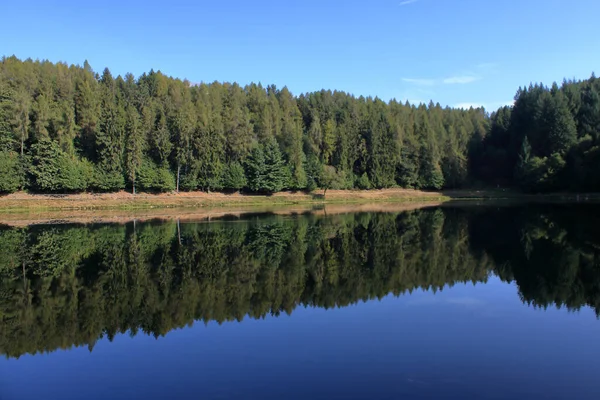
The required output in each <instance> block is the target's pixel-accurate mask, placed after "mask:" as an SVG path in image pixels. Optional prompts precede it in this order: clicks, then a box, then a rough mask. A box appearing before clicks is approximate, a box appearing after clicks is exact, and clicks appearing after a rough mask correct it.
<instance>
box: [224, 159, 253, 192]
mask: <svg viewBox="0 0 600 400" xmlns="http://www.w3.org/2000/svg"><path fill="white" fill-rule="evenodd" d="M246 185H247V181H246V174H245V172H244V167H242V165H241V164H240V163H239V162H232V163H229V164H227V166H226V167H225V171H224V173H223V187H224V188H229V189H235V190H241V189H243V188H245V187H246Z"/></svg>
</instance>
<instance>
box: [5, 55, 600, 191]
mask: <svg viewBox="0 0 600 400" xmlns="http://www.w3.org/2000/svg"><path fill="white" fill-rule="evenodd" d="M599 135H600V82H599V81H598V80H597V79H596V78H595V76H593V75H592V77H591V78H590V79H588V80H585V81H564V82H563V83H562V85H561V86H558V85H556V84H554V85H552V86H551V87H545V86H543V85H540V84H536V85H530V86H529V87H525V88H521V89H519V90H518V91H517V94H516V96H515V103H514V106H513V107H503V108H501V109H499V110H497V111H495V112H493V113H492V114H489V113H488V112H487V111H486V110H484V109H483V108H477V109H474V108H471V109H469V110H463V109H452V108H449V107H445V108H443V107H442V106H440V104H439V103H437V104H436V103H433V102H430V103H429V104H428V105H425V104H420V105H411V104H409V103H405V104H402V103H400V102H398V101H396V100H391V101H389V102H384V101H382V100H381V99H378V98H372V97H362V96H361V97H355V96H353V95H351V94H348V93H344V92H339V91H330V90H321V91H318V92H313V93H306V94H301V95H299V96H294V95H292V93H290V91H289V90H288V89H287V88H286V87H284V88H281V89H279V88H277V87H275V86H273V85H269V86H266V87H264V86H262V85H261V84H250V85H247V86H244V87H242V86H240V85H239V84H237V83H219V82H214V83H210V84H207V83H200V84H192V83H190V82H189V81H187V80H180V79H175V78H171V77H168V76H166V75H164V74H163V73H161V72H155V71H152V70H151V71H150V72H148V73H144V74H142V75H141V76H140V77H138V78H136V77H134V76H133V75H132V74H126V75H125V76H117V77H114V76H113V75H112V74H111V72H110V71H109V70H108V69H104V71H103V72H102V73H101V74H100V73H96V72H94V70H93V69H92V68H91V66H90V65H89V64H88V63H87V62H85V63H84V65H83V66H78V65H67V64H65V63H52V62H49V61H33V60H30V59H28V60H25V61H21V60H19V59H18V58H16V57H14V56H13V57H4V58H2V60H1V62H0V192H3V193H10V192H14V191H17V190H20V189H26V190H30V191H34V192H82V191H105V192H106V191H119V190H131V191H133V192H134V193H135V192H136V191H141V190H143V191H157V192H161V191H163V192H165V191H173V190H204V191H212V190H245V191H251V192H262V193H272V192H277V191H281V190H313V189H315V188H323V189H327V188H337V189H351V188H358V189H370V188H388V187H404V188H417V189H442V188H461V187H471V186H474V185H478V186H493V187H496V186H497V185H501V186H506V187H511V186H515V187H520V188H521V189H523V190H526V191H536V192H543V191H557V190H586V191H594V190H598V189H599V187H598V186H600V169H599V168H600V167H599V166H600V163H599V162H598V161H600V159H599V157H600V150H599V147H598V146H599V143H598V136H599Z"/></svg>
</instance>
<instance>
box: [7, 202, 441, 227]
mask: <svg viewBox="0 0 600 400" xmlns="http://www.w3.org/2000/svg"><path fill="white" fill-rule="evenodd" d="M441 204H442V203H441V202H439V201H437V202H436V201H431V202H404V203H370V204H326V205H325V204H323V205H304V206H303V205H298V206H280V207H265V206H258V207H248V206H247V207H210V208H200V209H198V208H195V209H194V208H180V209H177V208H176V209H165V208H158V209H148V210H78V211H48V212H36V213H25V214H20V213H18V214H4V215H2V216H1V217H0V224H2V225H7V226H12V227H24V226H28V225H45V224H91V223H117V224H125V223H127V222H131V221H134V220H135V221H150V220H179V221H181V222H204V221H211V220H215V219H224V218H240V219H241V218H243V217H244V216H249V215H252V214H257V213H260V214H263V213H267V214H274V215H295V214H306V213H310V214H314V215H334V214H345V213H354V212H402V211H411V210H418V209H421V208H426V207H435V206H439V205H441Z"/></svg>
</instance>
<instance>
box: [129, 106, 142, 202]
mask: <svg viewBox="0 0 600 400" xmlns="http://www.w3.org/2000/svg"><path fill="white" fill-rule="evenodd" d="M126 129H127V154H126V166H127V176H128V178H129V182H130V183H131V189H132V192H133V194H136V177H137V174H138V172H139V170H140V168H141V166H142V160H143V157H144V136H143V133H142V128H141V126H140V116H139V114H138V112H137V110H136V109H135V107H133V106H132V105H130V106H129V107H128V108H127V125H126Z"/></svg>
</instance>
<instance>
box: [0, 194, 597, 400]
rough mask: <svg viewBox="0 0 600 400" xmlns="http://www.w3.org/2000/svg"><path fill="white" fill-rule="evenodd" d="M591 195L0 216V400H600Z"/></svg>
mask: <svg viewBox="0 0 600 400" xmlns="http://www.w3.org/2000/svg"><path fill="white" fill-rule="evenodd" d="M599 314H600V206H596V205H589V204H587V205H586V204H577V205H534V204H523V205H506V206H504V205H493V204H489V205H483V206H465V207H463V206H443V207H429V208H422V209H418V210H409V211H402V212H376V211H371V212H349V211H345V212H337V213H328V212H327V209H325V210H319V211H318V212H310V211H307V212H299V213H286V212H281V211H278V212H276V213H273V212H260V213H254V214H241V215H227V214H226V213H225V214H224V215H222V216H221V217H219V218H216V219H211V220H210V221H208V220H191V219H184V220H158V219H157V220H147V221H130V222H127V223H121V224H117V223H88V224H73V223H69V224H61V223H56V224H41V225H28V226H9V225H5V226H2V227H1V228H0V353H2V355H3V357H2V358H1V359H0V399H2V400H7V399H44V400H47V399H61V400H64V399H86V400H92V399H128V400H130V399H134V398H136V399H137V398H140V399H167V398H186V399H187V398H194V399H196V398H197V399H200V398H201V399H228V398H242V399H375V398H377V399H598V398H600V384H599V383H598V378H597V374H598V372H599V371H600V321H599V320H598V315H599Z"/></svg>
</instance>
